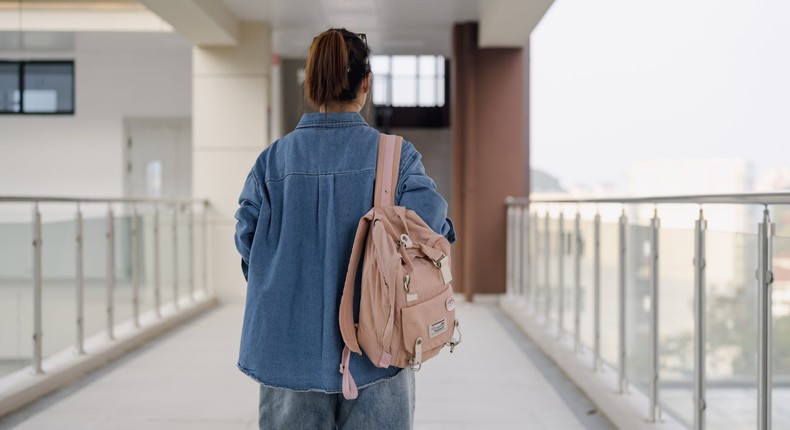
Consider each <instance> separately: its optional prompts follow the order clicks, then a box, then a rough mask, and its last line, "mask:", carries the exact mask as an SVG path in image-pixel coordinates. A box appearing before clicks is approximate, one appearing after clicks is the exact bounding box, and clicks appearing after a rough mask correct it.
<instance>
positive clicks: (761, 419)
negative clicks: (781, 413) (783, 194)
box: [757, 206, 774, 430]
mask: <svg viewBox="0 0 790 430" xmlns="http://www.w3.org/2000/svg"><path fill="white" fill-rule="evenodd" d="M773 230H774V229H773V224H772V223H771V217H770V213H769V212H768V207H767V206H766V207H765V210H764V211H763V222H761V223H760V226H759V234H758V236H757V243H758V246H759V249H758V258H757V261H758V267H757V306H758V308H757V315H758V320H757V324H758V331H757V342H758V348H757V428H758V429H759V430H771V373H772V372H771V365H772V360H771V353H772V343H771V325H772V321H773V312H772V309H771V301H772V288H773V272H772V270H773V268H772V264H771V260H772V254H773V252H772V251H773V243H772V242H773V234H774V231H773Z"/></svg>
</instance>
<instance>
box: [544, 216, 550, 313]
mask: <svg viewBox="0 0 790 430" xmlns="http://www.w3.org/2000/svg"><path fill="white" fill-rule="evenodd" d="M544 228H545V231H544V232H543V239H544V244H543V246H544V250H543V258H544V259H545V261H544V262H543V263H544V264H543V269H544V272H543V278H544V283H543V291H544V293H545V297H544V303H543V305H544V306H543V312H544V314H545V315H544V317H545V318H544V323H545V324H546V326H548V325H549V323H550V321H551V215H549V209H548V208H546V220H545V223H544Z"/></svg>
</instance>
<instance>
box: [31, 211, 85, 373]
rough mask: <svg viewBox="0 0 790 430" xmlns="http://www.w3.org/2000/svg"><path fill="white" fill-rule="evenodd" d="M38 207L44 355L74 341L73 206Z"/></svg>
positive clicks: (74, 224)
mask: <svg viewBox="0 0 790 430" xmlns="http://www.w3.org/2000/svg"><path fill="white" fill-rule="evenodd" d="M39 209H40V211H41V235H42V241H43V246H42V255H41V259H42V271H41V275H42V296H41V332H42V336H41V339H42V357H43V358H44V359H46V358H48V357H50V356H52V355H53V354H55V353H57V352H60V351H62V350H64V349H67V348H73V347H74V346H75V345H76V339H77V289H76V283H75V281H74V279H75V275H76V256H77V252H76V247H77V246H76V242H77V239H76V221H75V214H76V207H75V205H72V204H41V205H40V207H39ZM44 370H45V371H46V370H47V369H46V368H45V369H44Z"/></svg>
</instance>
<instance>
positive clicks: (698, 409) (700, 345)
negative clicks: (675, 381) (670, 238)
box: [694, 209, 708, 430]
mask: <svg viewBox="0 0 790 430" xmlns="http://www.w3.org/2000/svg"><path fill="white" fill-rule="evenodd" d="M707 226H708V223H707V221H705V218H704V216H703V213H702V209H700V211H699V219H698V220H697V222H696V225H695V227H696V228H695V230H694V233H695V238H694V239H695V240H694V430H705V408H706V405H705V230H706V229H707Z"/></svg>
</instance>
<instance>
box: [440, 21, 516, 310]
mask: <svg viewBox="0 0 790 430" xmlns="http://www.w3.org/2000/svg"><path fill="white" fill-rule="evenodd" d="M524 65H525V63H524V53H523V52H522V49H520V48H519V49H513V48H505V49H498V48H497V49H493V48H492V49H479V48H478V47H477V24H476V23H465V24H456V26H455V27H454V28H453V58H452V64H451V89H450V101H451V110H452V118H451V121H450V122H451V124H450V126H451V129H452V144H453V147H452V154H453V162H452V165H453V173H452V177H453V186H452V189H453V192H452V199H453V210H452V218H453V221H454V222H455V225H456V230H457V232H458V243H457V245H456V246H455V247H454V249H453V255H454V261H456V264H455V272H454V274H453V276H454V277H455V278H456V282H455V288H456V290H457V291H459V292H464V294H465V295H466V298H467V299H468V300H472V297H473V295H474V294H475V293H502V292H504V291H505V259H506V258H505V207H504V204H503V202H504V199H505V197H507V196H509V195H512V196H522V195H524V194H525V193H526V190H527V189H528V188H526V187H525V185H526V184H527V178H526V177H527V175H528V171H529V169H528V168H527V166H526V165H525V159H526V158H525V152H526V148H525V146H526V145H525V142H526V132H525V130H526V129H525V118H526V112H525V105H526V103H525V100H524V95H525V92H524V80H525V70H524Z"/></svg>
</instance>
